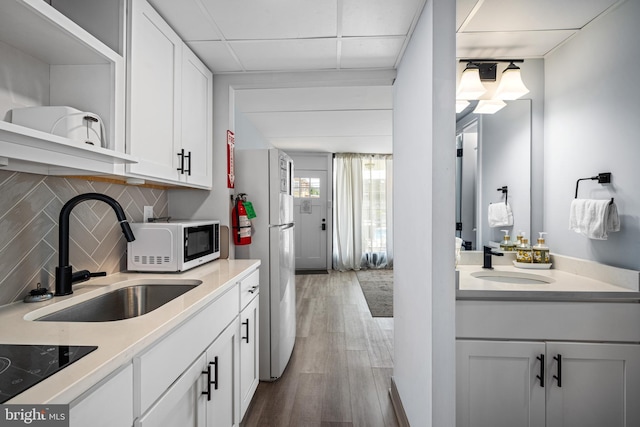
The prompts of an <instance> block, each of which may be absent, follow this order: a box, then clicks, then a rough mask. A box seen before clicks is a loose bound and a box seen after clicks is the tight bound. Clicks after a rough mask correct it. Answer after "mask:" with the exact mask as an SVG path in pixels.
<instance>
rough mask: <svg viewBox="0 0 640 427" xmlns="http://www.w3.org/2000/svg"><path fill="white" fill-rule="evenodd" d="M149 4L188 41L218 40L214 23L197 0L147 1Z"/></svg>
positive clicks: (217, 32) (218, 36)
mask: <svg viewBox="0 0 640 427" xmlns="http://www.w3.org/2000/svg"><path fill="white" fill-rule="evenodd" d="M149 3H151V5H152V6H153V7H154V9H156V11H158V13H159V14H160V15H162V17H163V18H164V19H165V20H166V21H167V22H168V23H169V25H171V28H173V30H174V31H175V32H176V33H178V35H179V36H180V38H182V40H185V41H189V40H220V39H221V34H220V32H219V30H218V28H217V26H216V24H215V21H214V20H213V18H212V17H211V15H209V13H208V12H207V10H206V9H205V8H204V7H202V4H201V3H200V1H198V0H180V1H175V0H149Z"/></svg>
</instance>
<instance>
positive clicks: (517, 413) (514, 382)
mask: <svg viewBox="0 0 640 427" xmlns="http://www.w3.org/2000/svg"><path fill="white" fill-rule="evenodd" d="M544 351H545V345H544V343H537V342H519V341H508V342H502V341H471V340H458V341H457V342H456V353H457V354H456V371H457V372H456V378H457V379H456V419H457V426H458V427H471V426H472V427H534V426H535V427H543V426H544V425H545V412H544V411H545V389H544V388H543V387H541V384H540V380H539V379H538V378H537V376H539V375H540V370H541V364H540V360H539V359H537V358H538V357H539V356H540V355H543V354H544Z"/></svg>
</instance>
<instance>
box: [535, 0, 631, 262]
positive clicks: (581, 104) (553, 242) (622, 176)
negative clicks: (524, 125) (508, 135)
mask: <svg viewBox="0 0 640 427" xmlns="http://www.w3.org/2000/svg"><path fill="white" fill-rule="evenodd" d="M639 17H640V2H639V1H635V0H632V1H626V2H625V3H623V4H622V5H620V6H619V7H618V8H617V9H616V10H614V11H612V12H611V13H609V14H608V15H606V16H604V17H602V18H600V19H598V20H596V21H594V22H592V23H591V24H589V26H588V27H587V28H586V29H584V30H583V31H582V32H581V33H580V34H579V35H578V36H577V37H575V38H573V39H572V40H570V41H569V42H568V43H566V44H565V45H563V46H562V47H561V48H559V49H557V50H556V51H555V52H553V53H552V54H550V55H548V57H547V58H546V59H545V113H544V120H545V148H544V151H545V152H544V162H545V181H544V206H545V209H544V227H545V229H546V231H548V232H549V235H548V236H547V243H548V244H549V246H550V247H551V251H552V252H557V253H560V254H563V255H569V256H573V257H578V258H586V259H590V260H595V261H598V262H601V263H605V264H609V265H613V266H618V267H625V268H632V269H635V270H640V257H639V256H638V253H640V217H639V215H640V185H638V184H639V182H640V179H639V176H640V175H639V173H638V162H639V160H640V143H639V142H638V131H637V129H636V125H637V122H638V117H640V114H639V113H640V107H639V100H640V84H638V70H640V54H638V46H639V43H640V27H638V18H639ZM600 172H611V173H612V182H611V184H608V185H601V184H598V183H597V181H582V182H581V183H580V191H579V197H581V198H595V199H607V198H611V197H614V198H615V202H616V204H617V206H618V211H619V213H620V219H621V231H620V232H618V233H611V234H610V236H609V239H608V240H606V241H598V240H590V239H587V238H586V237H584V236H582V235H580V234H577V233H574V232H573V231H569V229H568V224H569V206H570V203H571V199H573V197H574V192H575V185H576V180H577V179H578V178H585V177H591V176H594V175H597V174H598V173H600Z"/></svg>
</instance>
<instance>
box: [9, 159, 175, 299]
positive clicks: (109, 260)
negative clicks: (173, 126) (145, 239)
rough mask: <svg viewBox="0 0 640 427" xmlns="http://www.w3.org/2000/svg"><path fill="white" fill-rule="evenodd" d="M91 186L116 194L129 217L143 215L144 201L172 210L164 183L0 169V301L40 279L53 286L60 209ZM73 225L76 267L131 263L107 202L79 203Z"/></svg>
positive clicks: (114, 268)
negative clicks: (141, 184)
mask: <svg viewBox="0 0 640 427" xmlns="http://www.w3.org/2000/svg"><path fill="white" fill-rule="evenodd" d="M90 192H95V193H103V194H107V195H109V196H111V197H113V198H114V199H116V200H117V201H118V202H119V203H120V204H121V205H122V208H123V209H124V210H125V213H126V215H127V219H128V220H129V221H135V222H140V221H142V212H143V209H144V206H150V205H151V206H153V212H154V214H155V216H167V212H168V205H167V192H166V191H164V190H161V189H152V188H141V187H134V186H127V185H121V184H113V183H108V182H101V181H100V182H99V181H88V180H84V179H74V178H61V177H55V176H43V175H34V174H29V173H19V172H10V171H2V170H0V305H3V304H8V303H10V302H13V301H16V300H21V299H23V298H24V297H25V295H27V294H28V292H29V291H30V290H31V289H33V288H35V287H36V283H38V282H40V283H41V285H42V286H44V287H47V288H53V286H54V271H55V267H56V266H57V265H58V252H57V248H58V215H59V214H60V209H61V208H62V205H63V204H64V203H65V202H66V201H67V200H69V199H70V198H72V197H74V196H76V195H78V194H82V193H90ZM69 230H70V255H69V259H70V262H71V265H73V268H74V271H75V270H89V271H106V272H107V274H111V273H115V272H118V271H122V270H125V269H126V266H127V260H126V240H125V239H124V237H123V236H122V231H121V228H120V226H119V225H118V223H117V221H116V216H115V214H114V213H113V211H112V210H111V208H110V207H109V206H107V204H106V203H103V202H100V201H93V200H89V201H86V202H83V203H81V204H79V205H78V206H76V207H75V208H74V209H73V212H72V215H71V222H70V229H69Z"/></svg>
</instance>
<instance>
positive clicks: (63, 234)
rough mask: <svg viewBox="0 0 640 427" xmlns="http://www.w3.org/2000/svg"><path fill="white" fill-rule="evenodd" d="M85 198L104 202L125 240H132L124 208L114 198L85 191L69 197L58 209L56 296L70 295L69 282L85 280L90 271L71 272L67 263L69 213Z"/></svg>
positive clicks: (133, 238) (131, 232) (132, 236)
mask: <svg viewBox="0 0 640 427" xmlns="http://www.w3.org/2000/svg"><path fill="white" fill-rule="evenodd" d="M85 200H99V201H102V202H105V203H106V204H108V205H109V206H111V208H112V209H113V210H114V212H115V213H116V217H117V218H118V222H119V223H120V227H122V233H123V234H124V237H125V238H126V239H127V242H133V241H134V240H135V237H134V235H133V231H131V227H129V223H128V222H127V217H126V216H125V214H124V210H123V209H122V206H120V203H118V202H117V201H116V200H115V199H113V198H111V197H109V196H107V195H105V194H100V193H85V194H79V195H77V196H75V197H74V198H72V199H70V200H69V201H68V202H67V203H65V204H64V206H63V207H62V209H61V210H60V218H59V220H58V266H57V267H56V292H55V295H56V296H62V295H70V294H72V293H73V290H72V289H71V284H72V283H73V282H77V281H80V280H86V279H88V278H89V276H90V275H91V273H89V272H88V271H80V272H77V273H72V267H71V265H69V215H71V211H72V210H73V208H74V207H76V205H77V204H79V203H81V202H84V201H85Z"/></svg>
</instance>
